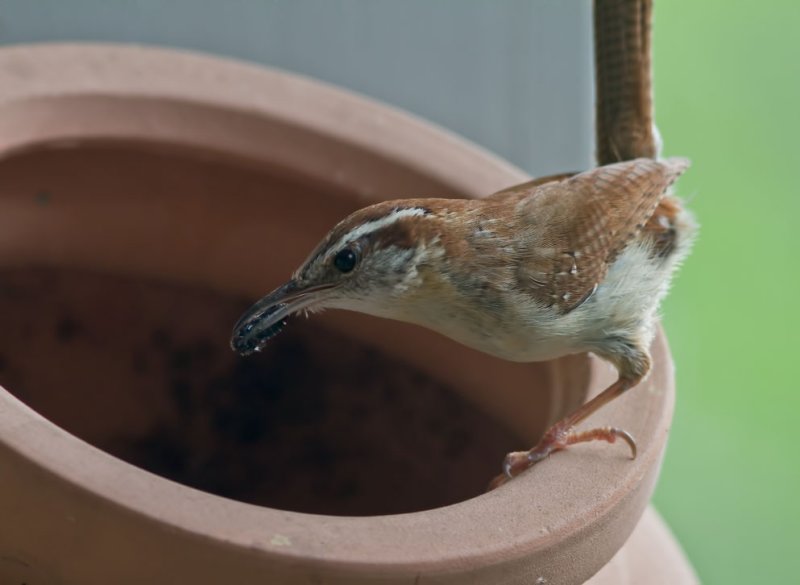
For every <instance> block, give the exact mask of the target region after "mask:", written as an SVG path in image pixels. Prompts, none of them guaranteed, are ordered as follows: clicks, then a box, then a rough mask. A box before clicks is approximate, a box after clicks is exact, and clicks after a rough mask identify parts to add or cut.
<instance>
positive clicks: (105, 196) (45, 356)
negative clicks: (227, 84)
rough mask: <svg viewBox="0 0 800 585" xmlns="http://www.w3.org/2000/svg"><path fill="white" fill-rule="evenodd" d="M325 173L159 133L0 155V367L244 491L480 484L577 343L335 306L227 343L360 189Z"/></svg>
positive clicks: (188, 471) (123, 448) (581, 369)
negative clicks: (549, 353)
mask: <svg viewBox="0 0 800 585" xmlns="http://www.w3.org/2000/svg"><path fill="white" fill-rule="evenodd" d="M408 172H412V171H408ZM420 180H424V177H422V178H421V179H420ZM333 183H334V181H331V183H330V184H320V183H314V182H311V181H308V180H307V179H305V178H304V177H302V176H298V175H297V174H296V173H290V172H288V171H287V170H285V169H281V168H275V167H273V166H270V165H268V164H263V163H256V162H253V161H244V160H238V159H232V158H230V157H228V156H224V155H221V154H219V153H212V152H208V151H200V150H195V149H189V148H186V147H176V146H170V147H167V146H165V145H163V144H149V143H99V142H87V143H75V144H71V145H69V146H68V147H64V145H60V146H59V147H55V146H54V145H41V146H38V147H36V148H31V149H28V150H26V151H24V152H18V153H16V154H14V155H13V156H9V157H7V158H5V159H4V160H2V161H0V234H2V235H0V323H2V326H0V384H2V385H3V386H4V387H5V388H6V389H7V390H8V391H10V392H11V393H13V394H14V395H16V396H17V397H18V398H20V399H21V400H22V401H24V402H25V403H27V404H28V405H30V406H31V407H32V408H34V409H35V410H37V411H38V412H39V413H41V414H42V415H43V416H45V417H46V418H48V419H50V420H51V421H52V422H54V423H55V424H57V425H59V426H61V427H62V428H64V429H66V430H67V431H69V432H70V433H73V434H74V435H77V436H78V437H80V438H82V439H84V440H86V441H88V442H90V443H92V444H93V445H95V446H97V447H99V448H101V449H103V450H105V451H107V452H108V453H110V454H112V455H114V456H117V457H119V458H121V459H124V460H126V461H128V462H130V463H132V464H134V465H137V466H139V467H141V468H143V469H146V470H148V471H151V472H153V473H156V474H158V475H161V476H163V477H166V478H169V479H172V480H175V481H178V482H180V483H183V484H186V485H189V486H193V487H196V488H199V489H202V490H206V491H209V492H212V493H216V494H219V495H223V496H227V497H230V498H234V499H238V500H242V501H246V502H251V503H255V504H260V505H265V506H270V507H275V508H281V509H286V510H294V511H302V512H314V513H326V514H336V515H371V514H389V513H400V512H411V511H417V510H423V509H428V508H432V507H438V506H443V505H447V504H451V503H455V502H458V501H462V500H465V499H467V498H470V497H473V496H477V495H479V494H481V493H482V492H483V490H484V489H485V486H486V483H487V482H488V480H489V479H490V478H491V477H492V476H493V475H495V474H496V473H497V471H498V470H499V466H500V462H501V460H502V458H503V455H504V454H505V453H506V452H507V451H509V450H516V449H520V448H522V447H525V446H528V444H529V443H531V442H532V441H534V440H535V439H536V437H537V436H538V435H539V434H540V433H541V432H542V431H543V430H544V428H545V426H546V424H547V423H548V421H549V420H551V419H553V418H554V417H556V416H558V415H559V414H562V413H563V412H565V411H566V410H568V409H570V408H572V407H573V406H574V405H575V404H577V403H578V402H580V401H581V400H582V399H583V397H584V395H585V392H586V388H587V383H588V381H587V380H588V365H587V360H586V358H585V356H574V357H570V358H567V359H562V360H557V361H554V362H547V363H542V364H511V363H507V362H503V361H501V360H496V359H494V358H490V357H489V356H484V355H481V354H478V353H476V352H474V351H472V350H469V349H467V348H464V347H461V346H459V345H457V344H455V343H453V342H451V341H448V340H445V339H444V338H442V337H440V336H438V335H436V334H433V333H430V332H427V331H424V330H421V329H419V328H415V327H411V326H408V325H405V324H401V323H394V322H389V321H384V320H379V319H373V318H370V317H366V316H362V315H356V314H351V313H341V312H340V313H333V312H332V313H329V314H325V315H321V316H314V317H313V318H311V319H309V320H305V319H294V320H293V321H292V322H290V326H289V327H287V328H286V330H285V331H284V332H283V333H281V334H280V335H279V336H278V337H276V338H275V339H274V340H272V341H271V342H270V343H269V344H268V346H267V347H266V348H265V351H264V352H263V353H261V354H259V355H256V356H254V357H250V358H239V357H238V356H235V355H234V354H233V353H232V352H231V351H230V350H229V349H228V336H229V334H230V330H231V327H232V326H233V324H234V323H235V321H236V320H237V318H238V317H239V315H240V314H241V312H242V311H243V310H244V309H245V308H246V307H247V306H248V304H249V303H250V302H252V301H253V300H254V299H255V298H257V297H259V296H261V295H262V294H264V293H266V292H268V291H269V290H271V289H272V288H273V287H275V286H276V285H278V284H280V283H281V282H282V281H283V279H285V278H286V277H287V276H288V275H289V274H290V273H291V271H292V269H293V268H294V267H296V266H297V265H298V264H299V263H300V262H301V261H302V260H303V259H304V257H305V255H306V254H307V253H308V252H309V251H310V249H311V248H312V247H313V245H314V244H315V243H316V242H317V241H318V240H319V239H320V238H321V237H322V236H323V235H324V233H325V232H326V231H327V230H328V229H329V228H330V227H331V226H332V225H333V224H334V223H335V222H336V221H338V220H339V219H341V218H342V217H344V216H345V215H346V214H347V213H349V212H351V211H353V210H355V209H357V208H358V207H361V206H363V205H366V204H368V203H369V202H370V201H367V200H365V199H363V198H361V197H360V196H358V195H356V194H355V191H349V190H348V189H347V186H346V185H342V184H341V182H340V184H339V185H338V186H336V187H334V186H333ZM422 194H423V195H430V196H437V195H447V194H448V193H447V192H446V188H444V187H443V186H442V185H440V184H437V183H436V182H434V181H433V180H431V181H430V191H429V192H427V193H422ZM379 195H381V196H385V198H390V197H397V196H403V195H407V196H412V195H420V194H418V193H414V194H402V193H391V192H387V193H385V194H384V193H381V194H379ZM375 200H377V199H375Z"/></svg>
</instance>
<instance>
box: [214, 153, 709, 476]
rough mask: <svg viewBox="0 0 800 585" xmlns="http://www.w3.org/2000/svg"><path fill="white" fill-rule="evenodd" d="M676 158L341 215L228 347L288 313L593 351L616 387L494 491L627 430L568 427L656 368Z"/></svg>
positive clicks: (256, 342) (689, 232)
mask: <svg viewBox="0 0 800 585" xmlns="http://www.w3.org/2000/svg"><path fill="white" fill-rule="evenodd" d="M688 167H689V161H688V160H686V159H684V158H667V159H663V160H656V159H651V158H637V159H634V160H628V161H623V162H618V163H614V164H608V165H604V166H599V167H595V168H592V169H589V170H587V171H584V172H578V173H563V174H558V175H551V176H547V177H542V178H538V179H534V180H532V181H529V182H526V183H522V184H519V185H515V186H512V187H510V188H507V189H503V190H502V191H499V192H497V193H494V194H491V195H488V196H487V197H484V198H476V199H458V198H451V199H448V198H413V199H398V200H391V201H384V202H380V203H377V204H373V205H370V206H368V207H365V208H363V209H360V210H358V211H355V212H354V213H352V214H350V215H349V216H348V217H346V218H344V219H343V220H342V221H340V222H339V223H338V224H337V225H336V226H334V227H333V228H332V229H331V230H330V232H329V233H328V234H327V235H326V236H325V237H324V238H323V239H322V241H321V242H320V243H319V244H318V245H317V246H316V248H315V249H314V250H313V251H312V252H311V253H310V255H309V256H308V257H307V259H306V260H305V261H304V262H303V263H302V264H301V265H300V267H299V268H298V269H297V270H296V271H295V272H294V274H293V275H292V276H291V278H290V279H289V280H288V281H287V282H286V283H285V284H283V285H282V286H280V287H278V288H277V289H275V290H274V291H272V292H271V293H269V294H267V295H266V296H264V297H263V298H262V299H261V300H259V301H257V302H256V303H255V304H254V305H253V306H252V307H251V308H250V309H249V310H247V311H246V312H245V313H244V315H242V317H241V319H240V320H239V321H238V322H237V323H236V325H235V326H234V329H233V333H232V336H231V342H230V343H231V347H232V349H233V350H234V351H236V352H238V353H239V354H241V355H249V354H252V353H254V352H257V351H259V350H260V349H261V348H262V347H263V346H264V345H265V344H266V343H267V341H268V340H269V339H271V338H272V337H274V336H275V335H277V334H278V333H279V332H280V331H281V329H283V327H284V326H286V323H287V318H289V317H290V316H292V315H296V314H298V313H306V314H308V313H309V312H315V311H319V310H322V309H343V310H348V311H357V312H361V313H366V314H369V315H374V316H378V317H383V318H387V319H394V320H399V321H404V322H408V323H412V324H416V325H419V326H422V327H425V328H428V329H431V330H433V331H436V332H438V333H440V334H442V335H445V336H446V337H449V338H451V339H453V340H455V341H457V342H459V343H461V344H463V345H465V346H468V347H471V348H474V349H477V350H479V351H482V352H485V353H487V354H490V355H493V356H497V357H499V358H502V359H505V360H510V361H516V362H534V361H542V360H549V359H554V358H558V357H561V356H564V355H568V354H574V353H584V352H592V353H594V354H595V355H597V356H599V357H600V358H602V359H604V360H606V361H607V362H609V363H611V364H612V365H613V366H614V368H616V371H617V373H618V377H617V379H616V381H615V382H614V383H612V384H611V385H610V386H609V387H608V388H606V389H605V390H603V391H602V392H601V393H600V394H598V395H597V396H596V397H594V398H592V399H591V400H589V401H588V402H586V403H585V404H583V405H582V406H580V407H579V408H577V409H576V410H575V411H574V412H572V413H570V414H568V415H567V416H565V417H564V418H563V419H561V420H559V421H557V422H556V423H554V424H553V425H552V426H551V427H550V428H549V429H548V430H547V431H546V432H545V433H544V435H543V436H542V437H541V439H540V440H539V442H538V443H537V444H536V445H534V446H533V447H532V448H531V449H529V450H527V451H517V452H512V453H509V454H508V455H507V456H506V457H505V459H504V461H503V464H502V473H500V474H499V475H498V477H497V478H495V479H494V480H492V482H491V483H490V488H495V487H498V486H499V485H502V484H503V483H505V482H507V481H509V480H510V479H511V478H513V477H515V476H517V475H519V474H520V473H522V472H523V471H524V470H525V469H527V468H529V467H531V466H533V465H534V464H536V463H537V462H539V461H541V460H543V459H545V458H546V457H548V456H549V455H550V454H552V453H554V452H556V451H559V450H562V449H566V448H567V447H569V446H571V445H574V444H577V443H583V442H588V441H594V440H603V441H607V442H609V443H613V442H615V441H617V440H622V441H624V442H625V443H627V445H628V446H629V447H630V451H631V456H632V457H635V456H636V441H635V439H634V438H633V436H632V435H631V434H630V433H628V432H627V431H625V430H624V429H620V428H616V427H612V426H606V427H599V428H593V429H590V430H583V431H578V430H576V426H577V425H578V424H579V423H581V422H582V421H583V420H584V419H586V418H587V417H589V416H590V415H591V414H593V413H594V412H596V411H597V410H598V409H599V408H601V407H602V406H603V405H605V404H607V403H608V402H610V401H612V400H614V399H615V398H617V397H618V396H620V395H622V394H624V393H625V392H626V391H628V390H629V389H631V388H634V387H635V386H636V385H637V384H638V383H639V382H640V381H641V380H643V379H644V378H645V376H646V375H647V374H648V372H649V370H650V367H651V356H650V351H649V346H650V344H651V342H652V340H653V338H654V335H655V331H656V322H657V318H658V308H659V304H660V302H661V301H662V299H663V298H664V296H665V295H666V293H667V290H668V288H669V284H670V281H671V279H672V276H673V274H674V273H675V270H676V269H677V267H678V266H679V265H680V264H681V262H682V261H683V260H684V259H685V257H686V256H687V255H688V253H689V251H690V248H691V245H692V242H693V240H694V238H695V234H696V231H697V224H696V222H695V220H694V217H693V215H692V214H691V212H690V211H688V210H687V209H686V208H685V206H684V205H683V202H682V200H681V199H679V198H677V197H676V196H674V195H673V194H672V188H671V186H672V185H673V183H674V182H675V181H676V180H677V179H678V177H680V176H681V175H682V174H683V173H684V171H685V170H686V169H687V168H688Z"/></svg>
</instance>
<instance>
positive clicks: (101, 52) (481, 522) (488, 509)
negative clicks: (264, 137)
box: [0, 45, 674, 575]
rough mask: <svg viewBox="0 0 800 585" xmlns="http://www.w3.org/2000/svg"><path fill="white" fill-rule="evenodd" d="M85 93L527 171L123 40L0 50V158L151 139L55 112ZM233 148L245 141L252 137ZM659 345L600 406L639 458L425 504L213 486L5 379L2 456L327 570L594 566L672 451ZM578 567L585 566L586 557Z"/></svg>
mask: <svg viewBox="0 0 800 585" xmlns="http://www.w3.org/2000/svg"><path fill="white" fill-rule="evenodd" d="M80 99H88V100H94V101H92V104H93V107H94V106H97V104H101V105H102V104H104V103H105V104H111V105H114V104H116V103H118V101H119V100H128V101H129V102H130V103H133V101H135V100H141V99H145V100H149V103H154V104H157V103H160V102H162V101H163V102H168V103H177V104H189V105H191V104H202V105H203V106H204V107H208V108H212V109H215V110H219V111H230V112H238V113H245V114H247V115H248V116H251V117H252V118H253V119H256V118H258V119H270V120H283V121H284V123H285V124H288V125H290V126H293V127H297V128H301V129H302V131H303V132H306V133H313V134H314V135H315V136H320V137H322V138H324V139H325V140H331V141H336V142H341V143H342V144H356V145H358V146H359V147H362V148H364V149H367V150H371V151H374V152H377V153H378V154H379V156H382V157H386V158H387V159H389V160H393V161H401V162H402V164H404V165H408V166H409V167H412V168H416V169H421V170H422V171H424V172H427V173H429V174H431V175H434V176H436V177H439V178H440V179H441V181H442V182H443V183H445V184H447V185H451V186H452V187H453V188H454V189H459V190H461V191H463V192H466V193H471V194H475V195H477V194H482V193H483V194H485V193H489V192H492V191H493V190H496V189H497V188H500V187H503V186H505V185H508V184H511V183H514V182H517V181H520V180H523V179H524V178H525V174H524V173H523V172H521V171H519V170H518V169H515V168H514V167H512V166H510V165H508V164H506V163H504V162H502V161H500V160H498V159H497V158H495V157H494V156H492V155H490V154H488V153H486V152H484V151H483V150H481V149H479V148H477V147H475V146H472V145H470V144H468V143H466V142H464V141H463V140H461V139H459V138H457V137H455V136H453V135H451V134H449V133H447V132H444V131H442V130H440V129H437V128H435V127H432V126H431V125H430V124H427V123H423V122H422V121H420V120H417V119H415V118H413V117H412V116H409V115H407V114H403V113H401V112H398V111H396V110H393V109H391V108H388V107H386V106H383V105H380V104H377V103H375V102H373V101H371V100H368V99H365V98H362V97H359V96H355V95H353V94H351V93H348V92H345V91H342V90H338V89H335V88H333V87H331V86H328V85H325V84H322V83H318V82H315V81H311V80H309V79H305V78H302V77H299V76H296V75H291V74H287V73H283V72H278V71H274V70H269V69H264V68H261V67H254V66H250V65H245V64H241V63H236V62H231V61H227V60H223V59H218V58H212V57H206V56H199V55H195V54H190V53H184V52H177V51H167V50H161V49H150V48H142V47H131V46H127V47H125V46H113V45H41V46H18V47H11V48H5V49H2V50H0V156H2V154H3V153H4V152H5V153H8V152H12V151H14V150H17V149H21V148H27V147H30V146H31V145H34V144H38V143H43V142H50V141H53V140H69V139H70V138H71V137H72V138H75V137H78V136H84V135H86V133H89V134H90V135H95V134H92V133H93V132H95V133H96V135H99V136H104V137H112V138H114V137H116V138H120V139H129V138H131V137H134V138H135V137H137V136H140V135H141V134H137V131H141V126H142V118H141V117H139V118H137V119H136V120H134V121H133V122H131V123H130V124H128V123H127V122H126V121H125V120H122V121H119V120H112V119H109V118H105V119H104V118H103V113H102V111H100V114H99V117H100V118H101V119H100V121H99V122H98V125H97V126H96V127H95V126H93V125H92V116H91V115H87V116H86V117H84V118H81V120H80V125H76V124H75V122H74V120H66V121H65V120H61V119H59V118H58V116H56V114H55V113H54V112H56V111H57V110H58V107H59V100H61V101H62V102H64V103H69V104H72V105H74V104H76V103H79V101H80ZM101 110H102V108H101ZM115 112H116V110H115ZM12 113H13V114H14V115H13V116H12V115H10V114H12ZM26 115H27V116H28V117H27V118H26V117H25V116H26ZM144 119H145V121H146V119H147V118H146V117H145V118H144ZM48 122H49V124H48ZM126 124H127V125H126ZM145 130H147V131H148V132H149V134H148V136H153V137H155V138H157V139H160V138H163V139H165V140H172V139H175V140H178V141H185V142H190V143H191V142H192V141H193V140H196V141H197V142H198V143H199V142H202V140H203V139H204V138H203V136H204V135H202V134H197V133H196V132H195V131H194V130H193V129H192V128H188V127H182V126H181V125H180V121H178V122H175V121H174V120H169V121H167V120H159V119H153V120H151V125H150V127H149V128H145ZM180 132H183V134H180ZM81 133H83V134H81ZM231 140H234V141H235V140H236V138H235V137H234V138H232V139H231ZM248 140H249V138H248ZM224 146H225V147H226V148H227V147H229V146H230V147H231V148H234V147H237V148H241V149H244V148H249V147H250V146H252V143H248V142H246V141H245V142H241V143H234V142H232V143H231V144H230V145H224ZM431 152H435V153H436V157H435V158H432V157H431V156H430V153H431ZM653 353H654V363H655V368H654V371H653V373H652V374H651V376H650V378H649V379H648V380H647V381H646V382H644V383H643V384H641V385H640V387H638V388H637V389H636V390H634V391H632V392H630V393H628V395H626V396H625V397H623V398H621V399H619V400H617V401H615V402H614V403H613V404H611V405H609V406H608V407H607V408H606V409H604V410H603V412H602V414H601V415H600V416H599V417H597V418H598V419H601V420H602V421H606V422H608V421H614V423H615V424H618V425H620V426H623V427H625V428H627V429H628V430H630V431H632V432H633V433H634V434H635V435H636V436H637V439H638V442H639V448H640V450H639V456H638V458H637V459H636V460H635V461H630V460H628V459H627V457H626V456H625V450H624V449H622V448H621V447H619V446H613V447H610V448H609V447H608V446H607V445H602V446H596V445H586V446H581V447H580V448H576V449H572V450H569V451H567V452H564V453H559V454H558V456H557V457H554V458H552V459H551V460H548V461H544V462H542V463H540V464H539V465H537V466H536V467H535V468H534V469H533V470H532V471H530V472H526V473H525V474H524V475H522V476H521V477H519V478H517V479H516V480H514V481H512V482H510V483H508V484H507V485H505V486H503V487H501V488H500V489H497V490H495V491H493V492H490V493H488V494H485V495H482V496H479V497H477V498H474V499H471V500H468V501H465V502H461V503H458V504H455V505H452V506H447V507H444V508H439V509H435V510H429V511H425V512H419V513H410V514H400V515H392V516H375V517H333V516H319V515H312V514H302V513H294V512H285V511H281V510H275V509H270V508H264V507H258V506H254V505H249V504H244V503H241V502H236V501H232V500H228V499H225V498H222V497H218V496H214V495H211V494H208V493H204V492H201V491H198V490H195V489H192V488H188V487H185V486H182V485H179V484H177V483H174V482H171V481H169V480H166V479H164V478H161V477H159V476H156V475H153V474H150V473H148V472H145V471H143V470H141V469H138V468H136V467H134V466H132V465H129V464H127V463H125V462H123V461H121V460H118V459H116V458H114V457H112V456H110V455H108V454H106V453H104V452H102V451H100V450H99V449H96V448H95V447H93V446H91V445H89V444H87V443H85V442H83V441H81V440H79V439H77V438H76V437H74V436H72V435H70V434H69V433H68V432H66V431H64V430H62V429H61V428H59V427H57V426H55V425H54V424H52V423H50V422H49V421H47V420H46V419H44V418H43V417H41V416H40V415H38V414H37V413H36V412H34V411H33V410H31V409H30V408H28V407H27V406H26V405H25V404H23V403H22V402H20V401H19V400H17V399H16V398H15V397H13V396H12V395H10V394H9V393H8V392H6V391H5V390H4V389H2V388H0V456H2V455H3V453H4V452H6V453H10V454H11V456H15V457H19V458H24V459H25V460H27V461H28V462H31V463H32V464H33V465H35V466H36V467H38V468H39V469H41V470H42V471H44V472H46V473H47V474H49V475H50V476H51V477H52V476H54V477H55V478H57V480H58V481H61V482H64V483H66V484H68V485H69V486H71V488H77V489H78V490H83V491H85V492H87V493H91V494H94V495H96V496H97V497H99V498H102V499H103V500H105V501H107V502H110V503H111V504H113V505H114V508H115V509H120V510H124V511H125V513H126V514H128V516H130V515H131V513H132V514H133V515H134V516H136V517H139V518H142V519H144V520H147V521H154V520H157V521H158V522H160V523H166V524H167V525H168V526H169V527H171V529H173V530H174V531H176V532H178V533H190V534H192V535H194V536H197V537H200V538H201V539H205V540H213V541H215V542H219V543H221V544H224V545H234V546H238V547H244V549H246V550H249V551H251V552H254V553H256V554H258V555H262V556H265V557H268V558H275V559H280V560H282V561H287V559H288V561H289V562H291V560H292V559H299V558H302V559H303V560H304V562H308V561H311V562H316V563H318V564H320V565H324V566H333V567H338V568H343V567H348V568H350V569H352V567H360V568H361V569H363V570H364V571H368V572H370V574H376V573H377V574H381V573H382V572H386V571H394V570H406V571H411V572H413V571H416V570H426V571H434V572H441V573H457V572H460V571H468V570H470V569H474V568H476V567H480V566H486V565H492V564H498V563H504V562H511V561H514V560H516V559H519V558H521V557H529V558H539V559H544V557H543V556H541V555H542V554H544V553H546V552H547V551H548V550H551V549H553V548H554V547H556V546H562V547H565V551H566V552H564V553H563V554H562V555H561V556H562V558H564V559H574V561H575V562H576V563H578V564H580V563H581V561H580V560H579V559H578V558H577V557H576V556H575V555H576V552H577V551H578V549H580V550H581V551H582V552H581V553H580V554H583V555H589V557H592V559H591V560H590V561H588V562H589V565H590V566H591V570H592V572H593V570H596V569H597V568H599V567H600V566H601V565H602V564H603V563H604V562H605V561H607V560H608V558H610V557H611V555H612V554H613V552H614V551H615V550H616V548H618V547H619V546H620V545H621V544H622V542H623V541H624V539H625V538H626V537H627V534H628V533H629V531H630V530H632V528H633V526H634V525H635V523H636V520H637V519H638V516H639V514H641V512H642V510H643V509H644V506H645V504H646V500H647V498H648V497H649V494H650V490H651V489H652V485H653V482H654V480H655V475H656V474H657V469H658V465H659V462H660V460H661V456H662V454H663V451H664V447H665V443H666V435H667V431H668V427H669V423H670V420H671V417H672V408H673V399H674V394H673V386H674V384H673V378H672V365H671V360H670V357H669V350H668V348H667V346H666V342H665V339H664V337H663V334H662V333H659V335H658V336H657V339H656V341H655V344H654V348H653ZM591 378H592V380H593V387H594V390H595V391H597V390H598V389H599V388H601V387H603V386H604V385H605V384H607V383H608V382H609V381H610V380H612V379H613V372H611V371H610V370H609V369H608V368H607V367H606V365H605V364H602V363H600V362H599V361H598V360H593V362H592V374H591ZM521 447H522V446H521ZM498 463H499V462H498ZM487 479H488V478H487ZM615 514H617V515H622V516H624V517H625V520H624V521H623V524H624V525H625V526H627V530H628V532H627V533H625V534H624V535H622V536H615V537H613V538H611V540H614V542H603V538H604V536H606V535H605V533H604V531H605V530H607V528H608V526H609V523H610V518H611V517H612V516H613V515H615ZM615 539H616V540H615ZM587 551H589V552H587ZM578 556H580V555H578ZM576 570H578V572H582V573H583V574H587V573H586V571H587V570H588V569H586V567H583V568H580V569H576ZM588 574H591V573H588ZM588 574H587V575H588Z"/></svg>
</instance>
